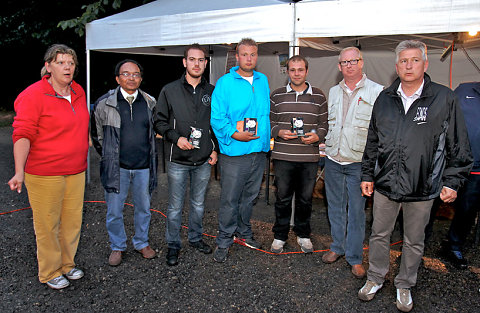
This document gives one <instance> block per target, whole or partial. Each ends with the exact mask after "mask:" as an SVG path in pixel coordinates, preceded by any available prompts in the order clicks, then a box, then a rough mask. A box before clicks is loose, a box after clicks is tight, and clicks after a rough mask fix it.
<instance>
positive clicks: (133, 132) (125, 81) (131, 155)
mask: <svg viewBox="0 0 480 313" xmlns="http://www.w3.org/2000/svg"><path fill="white" fill-rule="evenodd" d="M142 75H143V68H142V66H141V65H140V64H139V63H138V62H136V61H134V60H128V59H127V60H123V61H121V62H119V63H118V64H117V66H116V67H115V76H116V80H117V83H118V84H119V86H118V87H117V88H116V89H114V90H110V91H109V92H108V93H106V94H105V95H103V96H102V97H100V98H99V99H98V100H97V102H96V103H95V107H94V109H93V111H92V118H91V135H92V141H93V144H94V147H95V149H96V150H97V152H98V153H99V154H100V155H101V156H102V160H101V163H100V177H101V180H102V184H103V187H104V188H105V201H106V203H107V218H106V224H107V231H108V235H109V237H110V247H111V249H112V252H111V254H110V257H109V259H108V263H109V264H110V265H111V266H117V265H119V264H120V263H121V262H122V254H123V253H124V252H125V250H126V248H127V236H126V234H125V227H124V223H123V208H124V203H125V199H126V198H127V195H128V191H129V189H131V190H132V197H133V205H134V224H135V235H134V236H133V238H132V243H133V247H134V248H135V250H137V251H138V252H140V253H141V254H142V255H143V257H144V258H146V259H152V258H154V257H155V254H156V253H155V251H154V250H153V249H152V248H150V245H149V243H148V229H149V226H150V215H151V213H150V198H151V193H152V191H153V190H154V189H155V187H156V184H157V154H156V150H155V132H154V131H153V115H152V111H153V109H154V107H155V104H156V101H155V98H153V97H152V96H150V95H148V94H147V93H145V92H143V91H142V90H140V89H139V87H140V83H141V82H142Z"/></svg>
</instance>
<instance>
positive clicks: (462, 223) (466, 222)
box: [448, 174, 480, 251]
mask: <svg viewBox="0 0 480 313" xmlns="http://www.w3.org/2000/svg"><path fill="white" fill-rule="evenodd" d="M479 208H480V175H477V174H471V175H470V176H469V177H468V180H467V181H466V182H465V185H464V186H463V187H462V189H460V191H459V193H458V197H457V200H456V201H455V216H454V217H453V220H452V224H451V225H450V230H449V231H448V241H449V243H450V248H451V249H452V250H455V251H461V250H462V246H463V245H464V244H465V240H466V239H467V236H468V235H469V234H470V231H471V229H472V226H473V223H474V221H475V216H476V214H477V210H479Z"/></svg>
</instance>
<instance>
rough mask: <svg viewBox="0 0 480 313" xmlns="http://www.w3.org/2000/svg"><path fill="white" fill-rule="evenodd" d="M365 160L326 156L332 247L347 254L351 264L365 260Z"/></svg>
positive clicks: (337, 251) (340, 252)
mask: <svg viewBox="0 0 480 313" xmlns="http://www.w3.org/2000/svg"><path fill="white" fill-rule="evenodd" d="M361 172H362V171H361V163H360V162H356V163H351V164H348V165H340V164H338V163H336V162H334V161H332V160H330V159H329V158H326V159H325V191H326V195H327V203H328V219H329V220H330V227H331V234H332V240H333V242H332V244H331V245H330V250H331V251H333V252H335V253H337V254H340V255H345V258H346V260H347V262H348V263H349V264H350V265H356V264H362V258H363V240H364V238H365V198H364V197H363V196H362V190H361V188H360V183H361Z"/></svg>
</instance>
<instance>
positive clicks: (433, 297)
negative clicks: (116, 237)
mask: <svg viewBox="0 0 480 313" xmlns="http://www.w3.org/2000/svg"><path fill="white" fill-rule="evenodd" d="M11 133H12V128H11V127H2V128H0V153H1V157H0V166H1V168H3V169H4V170H2V171H1V172H0V175H1V181H3V182H5V183H6V182H7V181H8V179H9V178H10V177H11V176H12V175H13V171H14V170H13V168H14V167H13V157H12V143H11ZM90 155H91V158H92V162H91V163H92V167H91V175H92V176H91V182H90V184H89V185H88V186H87V188H86V194H85V207H84V219H83V228H82V235H81V240H80V246H79V249H78V253H77V257H76V262H77V264H78V266H79V267H81V268H83V269H84V270H85V277H84V278H82V279H81V280H79V281H74V282H72V284H71V285H70V286H69V287H68V288H66V289H63V290H60V291H54V290H52V289H50V288H48V287H47V286H46V285H44V284H40V283H39V281H38V279H37V263H36V254H35V251H36V248H35V237H34V231H33V225H32V212H31V210H29V209H25V210H21V211H17V212H12V213H7V214H1V213H5V212H10V211H12V210H16V209H22V208H28V206H29V204H28V199H27V196H26V192H22V193H21V194H20V195H18V194H16V193H14V192H11V191H10V190H9V189H8V187H7V186H4V187H3V188H1V189H0V195H1V199H2V201H1V206H0V214H1V215H0V228H1V229H2V232H1V234H2V235H1V236H0V258H1V261H0V312H115V311H117V312H137V311H138V312H397V309H396V307H395V287H394V286H393V277H394V274H393V273H397V271H398V265H399V258H398V257H399V255H400V252H399V251H400V249H401V244H396V245H394V246H393V247H392V251H391V254H390V256H391V271H390V272H389V274H388V275H387V281H386V282H385V284H384V287H383V288H382V290H381V291H379V293H378V294H377V296H376V297H375V299H373V300H372V301H371V302H369V303H364V302H362V301H360V300H358V298H357V291H358V289H359V288H360V287H361V286H362V285H363V283H364V280H363V279H362V280H358V279H355V278H353V276H352V274H351V273H350V267H349V266H348V264H347V263H346V261H345V259H344V258H343V259H341V260H339V261H338V262H336V263H334V264H330V265H326V264H323V263H322V261H321V255H322V254H323V253H324V251H325V250H326V249H327V248H328V246H329V242H330V237H329V225H328V221H327V214H326V208H325V205H324V203H323V201H321V200H318V199H316V200H315V201H314V211H313V214H312V230H313V234H312V241H313V243H314V247H315V249H317V250H316V252H314V253H312V254H308V255H306V254H303V253H291V254H285V255H270V254H268V253H265V252H262V251H255V250H252V249H249V248H247V247H244V246H240V245H238V244H234V246H233V247H232V248H231V249H230V255H229V258H228V260H227V262H225V263H223V264H219V263H216V262H214V261H213V256H212V255H204V254H201V253H199V252H197V251H194V250H193V249H192V248H190V247H189V246H188V243H187V245H185V243H186V233H185V232H183V234H182V236H183V239H184V248H183V250H182V251H181V255H180V263H179V265H178V266H176V267H168V266H167V265H166V264H165V253H166V243H165V239H164V231H165V217H164V216H163V215H162V214H161V213H159V212H165V209H166V204H167V185H166V174H164V173H162V171H161V167H160V171H159V186H158V188H157V190H156V191H155V193H154V195H153V200H152V208H153V209H154V210H156V211H155V212H153V213H152V221H151V226H150V244H151V246H152V247H153V248H155V249H156V250H157V252H159V256H158V257H157V258H156V259H153V260H144V259H142V257H141V255H140V254H138V253H136V252H135V251H134V250H133V248H132V246H131V243H130V242H129V248H128V250H127V253H126V255H125V257H124V260H123V263H122V264H121V265H120V266H118V267H110V266H109V265H108V263H107V258H108V256H109V253H110V250H109V243H108V236H107V232H106V229H105V212H106V207H105V204H103V203H102V202H101V201H103V199H104V197H103V189H102V188H101V185H100V182H99V177H98V157H97V155H96V153H94V152H93V151H92V152H91V154H90ZM219 191H220V187H219V182H218V181H216V180H214V179H213V178H212V180H211V183H210V187H209V191H208V195H207V203H206V212H205V219H204V228H205V232H206V233H207V234H209V235H215V234H216V229H217V221H216V211H217V209H218V199H219ZM272 191H273V190H271V192H270V197H271V198H273V192H272ZM127 201H129V200H128V199H127ZM271 202H273V200H272V201H271ZM186 215H187V214H184V221H186V220H187V219H186ZM125 216H126V229H127V234H128V235H129V236H131V235H132V209H131V207H129V206H127V207H126V210H125ZM370 222H371V210H370V209H367V234H369V232H370V227H369V226H370ZM272 223H273V206H272V205H271V204H270V205H267V204H266V202H265V188H263V189H262V192H261V194H260V197H259V200H258V203H257V205H256V207H255V209H254V216H253V229H254V232H255V235H256V239H257V240H259V241H260V242H261V243H262V244H263V245H264V247H265V249H267V250H268V248H269V246H270V244H271V241H272V239H273V235H272V233H271V227H272ZM448 225H449V222H448V221H445V220H437V221H436V222H435V232H434V234H433V237H432V239H431V241H429V243H428V245H427V248H426V251H425V257H424V262H423V264H422V265H421V267H420V270H419V273H418V274H419V275H418V282H417V286H416V287H414V288H413V289H412V293H413V299H414V309H413V311H412V312H479V310H480V309H479V308H480V290H479V288H480V284H479V278H480V269H479V267H480V257H479V255H478V250H477V249H478V248H477V249H475V248H474V247H473V244H472V243H471V242H472V240H470V249H468V252H467V253H466V257H467V258H468V259H469V260H470V264H471V265H472V266H470V267H469V269H468V270H464V271H460V270H456V269H454V268H452V267H451V266H450V265H449V264H448V263H444V262H443V261H442V260H441V259H440V252H439V249H440V242H441V240H442V239H443V238H444V237H445V233H446V231H447V228H448ZM290 237H291V238H290V239H289V241H288V242H287V244H288V246H287V247H286V251H287V252H297V251H298V246H297V245H296V242H295V240H294V236H293V234H292V235H291V236H290ZM398 240H400V235H399V231H398V230H396V231H395V232H394V235H393V238H392V242H396V241H398ZM205 241H206V242H208V243H209V244H211V245H212V246H213V245H214V239H213V238H212V237H206V239H205ZM365 244H368V241H366V242H365ZM364 259H365V262H367V259H368V250H365V258H364ZM365 265H366V266H367V265H368V263H365Z"/></svg>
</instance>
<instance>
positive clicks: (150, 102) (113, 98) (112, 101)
mask: <svg viewBox="0 0 480 313" xmlns="http://www.w3.org/2000/svg"><path fill="white" fill-rule="evenodd" d="M119 91H120V86H118V87H117V88H115V89H111V90H109V91H108V93H109V96H108V98H107V100H106V102H105V104H106V105H108V106H111V107H114V108H116V107H118V101H117V95H118V93H119ZM138 93H139V94H141V95H142V97H143V99H144V100H145V101H146V102H147V106H148V108H149V109H153V107H154V106H155V103H156V100H155V99H154V98H153V97H151V96H150V95H149V94H147V93H145V92H143V91H142V90H141V89H140V88H139V89H138Z"/></svg>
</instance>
